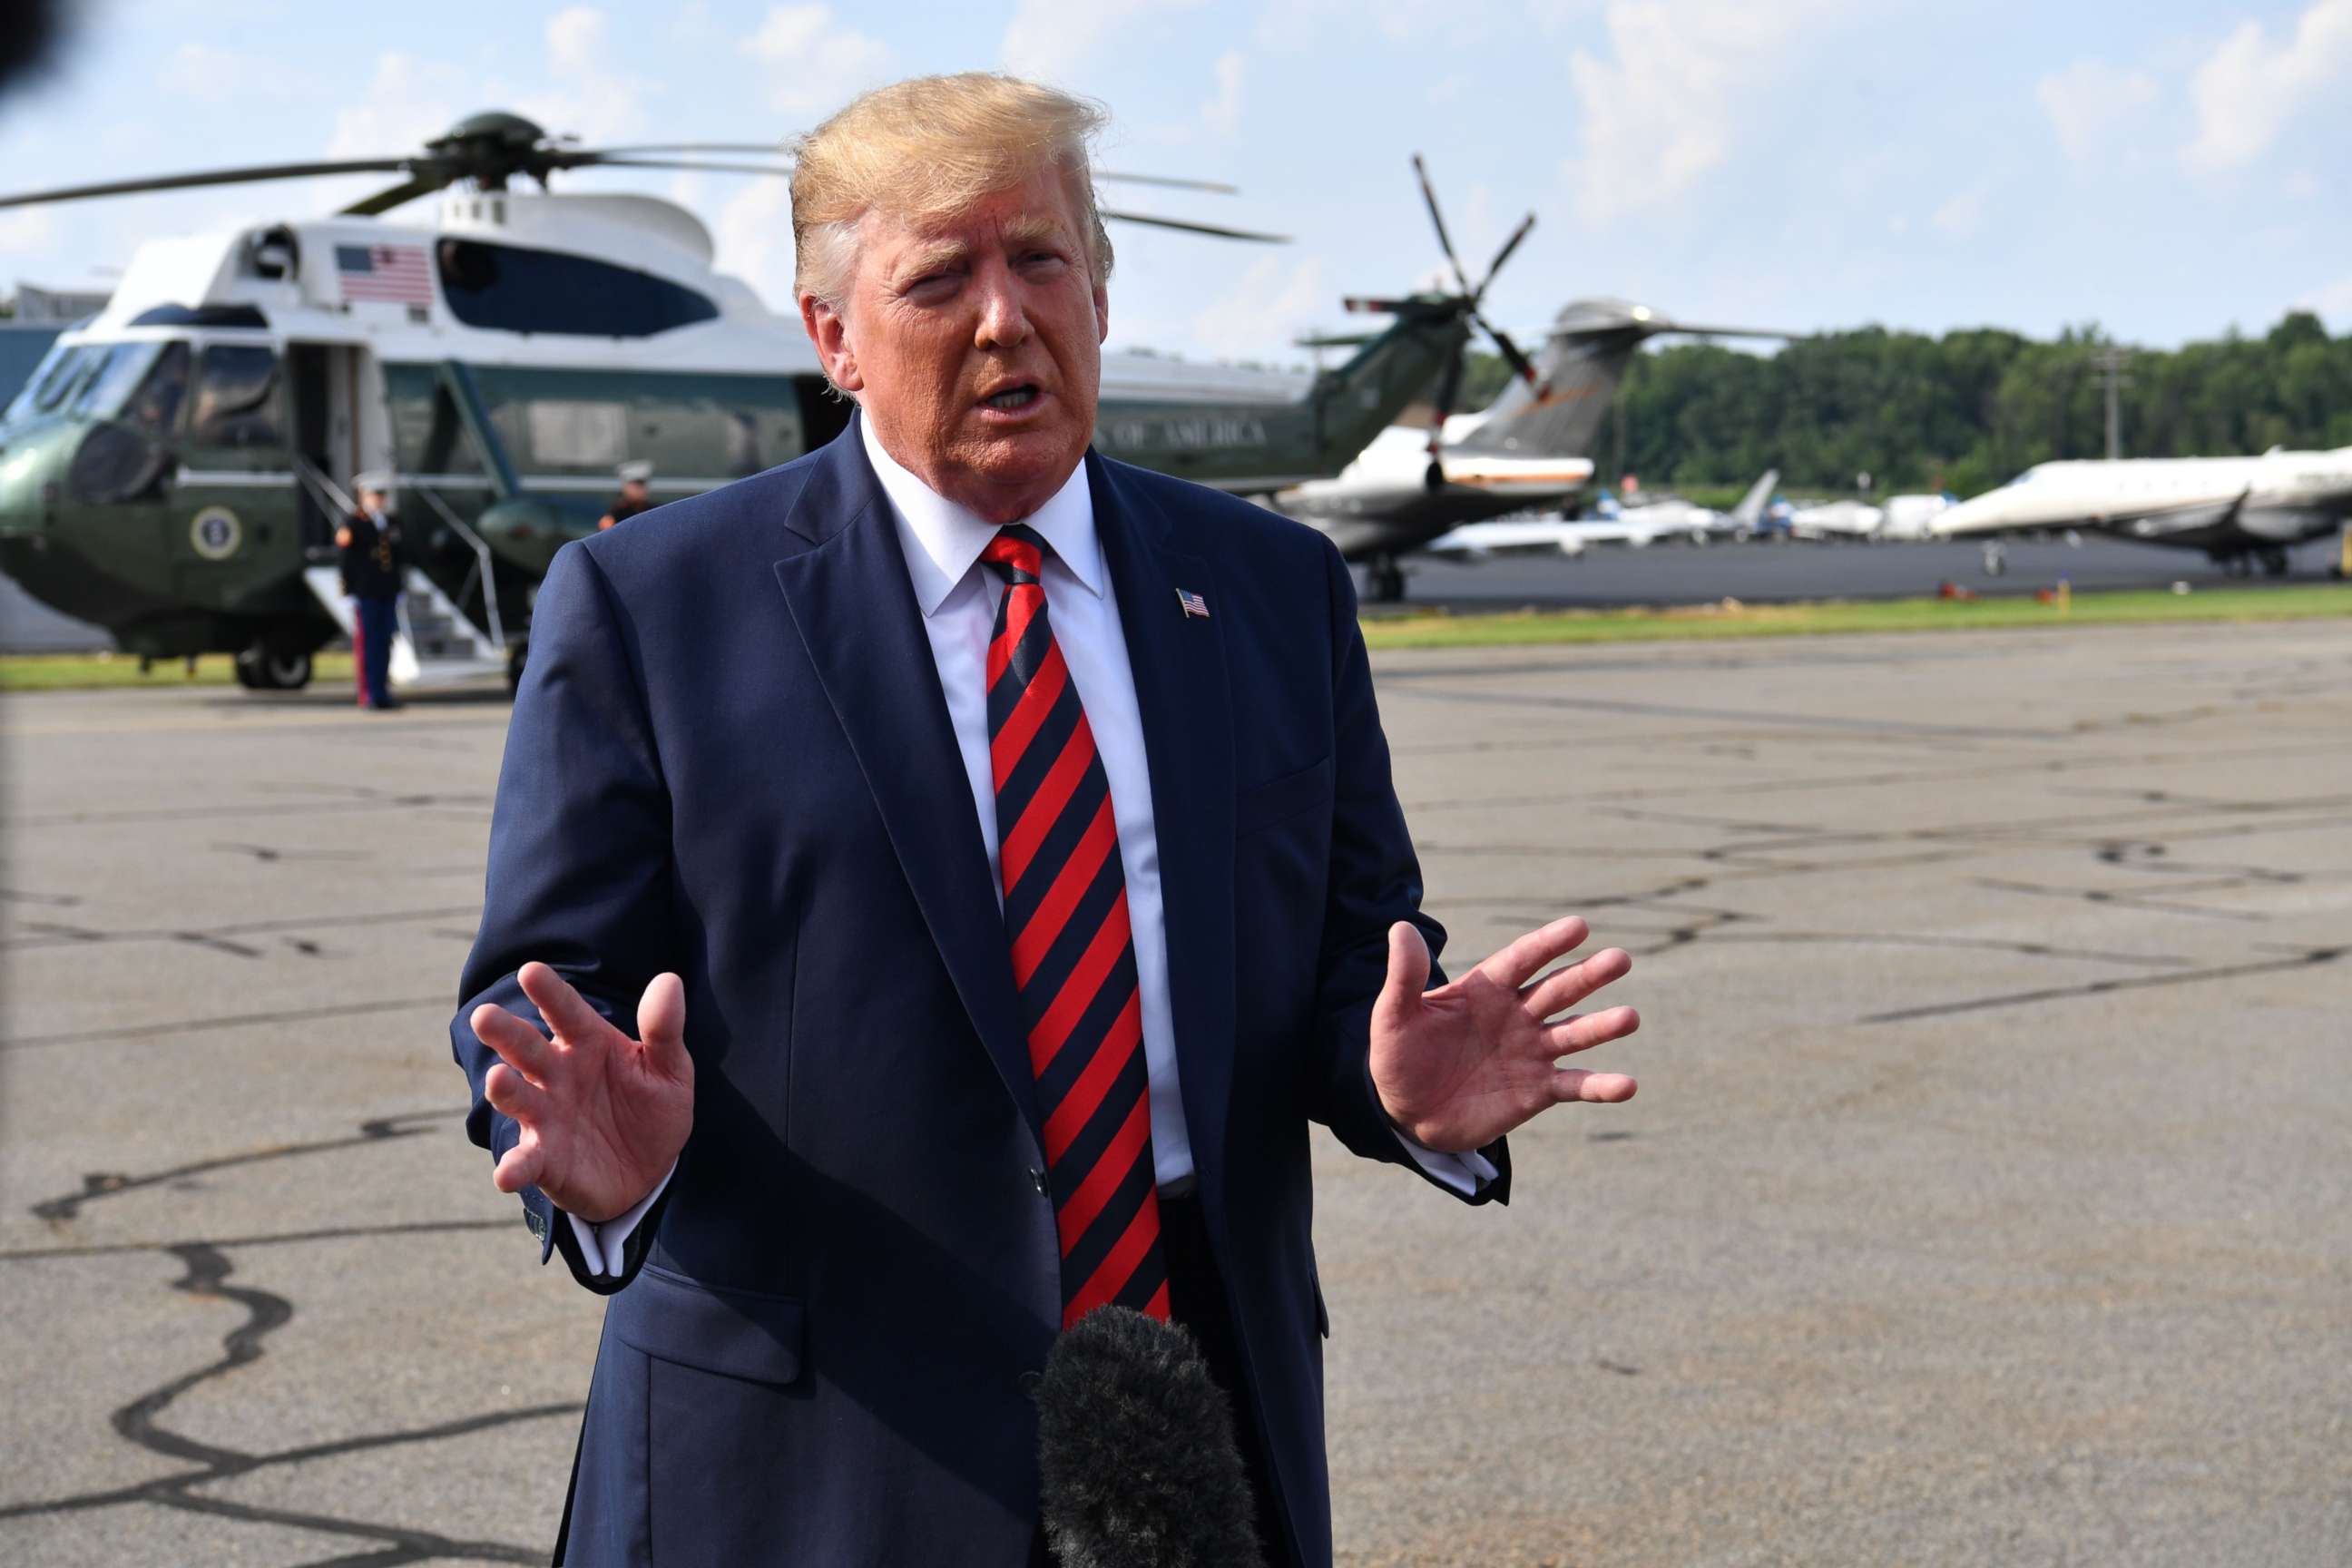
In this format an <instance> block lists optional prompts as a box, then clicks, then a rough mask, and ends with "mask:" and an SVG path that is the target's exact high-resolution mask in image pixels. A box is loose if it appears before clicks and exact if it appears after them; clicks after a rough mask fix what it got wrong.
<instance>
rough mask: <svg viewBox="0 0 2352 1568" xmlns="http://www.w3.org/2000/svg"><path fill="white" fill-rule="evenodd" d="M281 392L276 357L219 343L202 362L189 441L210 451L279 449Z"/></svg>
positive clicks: (198, 368) (258, 349) (265, 351)
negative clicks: (277, 401) (277, 402)
mask: <svg viewBox="0 0 2352 1568" xmlns="http://www.w3.org/2000/svg"><path fill="white" fill-rule="evenodd" d="M277 391H278V356H277V355H276V354H275V353H271V352H270V351H269V350H268V349H266V348H261V347H259V346H254V347H249V348H248V347H246V346H244V345H242V344H234V343H215V344H213V345H212V346H211V347H209V348H207V349H205V352H204V353H203V354H202V355H201V356H200V357H199V358H198V360H197V362H196V399H195V408H194V413H193V415H192V416H190V419H189V422H188V438H189V440H191V441H193V442H194V443H195V444H196V445H198V446H204V447H270V446H277V445H278V444H279V441H280V437H279V435H278V411H277V409H276V407H275V406H273V404H274V401H275V395H276V393H277Z"/></svg>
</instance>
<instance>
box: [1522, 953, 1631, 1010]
mask: <svg viewBox="0 0 2352 1568" xmlns="http://www.w3.org/2000/svg"><path fill="white" fill-rule="evenodd" d="M1630 973H1633V954H1632V953H1630V952H1626V951H1625V950H1624V949H1623V948H1622V947H1611V948H1603V949H1602V950H1601V952H1596V953H1594V954H1593V955H1592V956H1591V958H1588V959H1586V960H1585V961H1584V962H1583V963H1571V964H1570V965H1569V966H1568V967H1567V968H1565V969H1555V970H1553V971H1552V972H1551V973H1549V974H1547V975H1545V976H1544V977H1543V978H1542V979H1541V980H1538V981H1537V982H1536V983H1535V984H1532V985H1529V986H1527V987H1525V988H1524V989H1522V990H1521V991H1520V993H1519V994H1520V996H1521V997H1522V998H1523V999H1524V1000H1525V1002H1526V1004H1527V1009H1528V1016H1531V1017H1536V1018H1549V1017H1550V1016H1552V1015H1553V1014H1555V1013H1565V1012H1567V1011H1568V1010H1569V1009H1570V1007H1573V1006H1575V1005H1577V1004H1578V1003H1579V1002H1581V1001H1583V1000H1584V999H1585V998H1586V997H1587V996H1590V995H1591V994H1593V993H1594V992H1595V991H1598V990H1600V989H1601V987H1602V986H1604V985H1607V984H1612V983H1613V982H1615V981H1619V980H1622V979H1624V978H1625V976H1626V975H1628V974H1630Z"/></svg>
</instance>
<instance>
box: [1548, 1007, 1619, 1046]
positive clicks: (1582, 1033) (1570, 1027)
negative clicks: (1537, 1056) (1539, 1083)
mask: <svg viewBox="0 0 2352 1568" xmlns="http://www.w3.org/2000/svg"><path fill="white" fill-rule="evenodd" d="M1641 1026H1642V1015H1641V1014H1639V1013H1636V1012H1635V1011H1633V1008H1631V1007H1610V1008H1607V1009H1604V1010H1603V1011H1601V1012H1599V1013H1580V1014H1578V1015H1577V1016H1574V1017H1572V1018H1563V1019H1561V1020H1560V1021H1559V1023H1557V1024H1550V1025H1547V1026H1545V1028H1544V1030H1543V1048H1544V1049H1545V1050H1547V1051H1549V1052H1550V1053H1551V1055H1552V1056H1553V1057H1554V1058H1559V1057H1564V1056H1569V1055H1571V1054H1573V1053H1575V1052H1577V1051H1586V1050H1591V1048H1592V1047H1595V1046H1598V1045H1604V1044H1606V1043H1607V1042H1609V1041H1611V1040H1622V1039H1623V1038H1624V1037H1626V1036H1628V1035H1630V1034H1632V1033H1633V1031H1634V1030H1636V1029H1638V1028H1640V1027H1641Z"/></svg>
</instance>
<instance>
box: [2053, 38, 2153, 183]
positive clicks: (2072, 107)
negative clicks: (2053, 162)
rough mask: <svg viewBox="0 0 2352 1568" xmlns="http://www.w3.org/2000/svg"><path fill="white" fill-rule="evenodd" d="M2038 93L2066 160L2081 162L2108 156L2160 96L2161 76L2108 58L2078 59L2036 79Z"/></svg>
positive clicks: (2075, 162)
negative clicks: (2120, 65) (2158, 82)
mask: <svg viewBox="0 0 2352 1568" xmlns="http://www.w3.org/2000/svg"><path fill="white" fill-rule="evenodd" d="M2033 96H2034V97H2035V98H2036V99H2037V100H2040V102H2041V104H2042V113H2044V114H2046V115H2048V116H2049V117H2050V127H2051V129H2052V130H2053V131H2055V132H2057V133H2058V145H2059V146H2060V147H2061V148H2063V149H2064V151H2065V153H2066V161H2067V162H2068V163H2073V164H2074V165H2076V166H2077V167H2081V166H2083V165H2085V164H2089V163H2095V162H2096V161H2098V160H2099V159H2100V158H2101V157H2103V156H2104V155H2105V153H2107V152H2108V151H2109V150H2110V149H2111V148H2113V147H2114V146H2115V145H2116V142H2118V141H2119V140H2120V139H2121V136H2122V133H2123V132H2124V131H2125V129H2126V127H2127V126H2128V125H2129V123H2130V122H2131V121H2133V120H2134V119H2135V118H2137V116H2138V115H2139V113H2140V111H2141V110H2145V109H2147V107H2148V106H2149V105H2150V104H2152V103H2154V102H2155V101H2156V79H2155V78H2154V77H2152V76H2150V75H2148V74H2147V72H2146V71H2143V70H2121V69H2118V68H2116V67H2114V66H2111V65H2109V64H2107V63H2106V61H2105V60H2077V61H2076V62H2075V63H2074V64H2073V65H2071V66H2068V67H2067V68H2065V69H2064V70H2062V71H2053V72H2051V73H2050V74H2049V75H2048V76H2045V77H2043V78H2042V79H2041V80H2040V81H2038V82H2036V83H2034V86H2033Z"/></svg>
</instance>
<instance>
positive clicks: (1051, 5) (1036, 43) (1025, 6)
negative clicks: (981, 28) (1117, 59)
mask: <svg viewBox="0 0 2352 1568" xmlns="http://www.w3.org/2000/svg"><path fill="white" fill-rule="evenodd" d="M1200 3H1201V0H1021V4H1020V5H1019V6H1018V7H1017V8H1016V9H1015V10H1014V11H1013V20H1012V21H1011V22H1009V23H1007V24H1006V25H1005V28H1004V45H1003V55H1004V68H1005V69H1006V70H1009V71H1011V72H1013V74H1014V75H1015V76H1029V77H1041V78H1044V79H1047V80H1064V79H1067V78H1068V76H1069V75H1070V73H1071V72H1072V71H1074V70H1076V68H1078V67H1079V66H1081V65H1084V64H1085V63H1086V62H1087V58H1089V57H1090V56H1092V55H1093V53H1094V52H1095V50H1096V48H1097V47H1099V46H1100V45H1101V43H1102V42H1103V40H1104V39H1105V38H1108V37H1110V35H1111V34H1112V33H1113V32H1114V31H1115V30H1116V29H1118V27H1119V26H1121V25H1123V24H1126V23H1129V22H1134V21H1137V20H1139V19H1140V18H1142V17H1144V16H1150V15H1151V14H1152V13H1153V12H1155V11H1173V10H1179V9H1181V8H1183V7H1185V6H1188V5H1199V4H1200Z"/></svg>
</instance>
